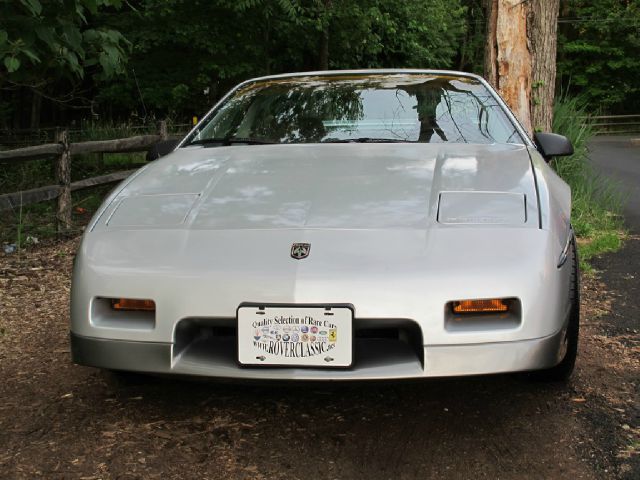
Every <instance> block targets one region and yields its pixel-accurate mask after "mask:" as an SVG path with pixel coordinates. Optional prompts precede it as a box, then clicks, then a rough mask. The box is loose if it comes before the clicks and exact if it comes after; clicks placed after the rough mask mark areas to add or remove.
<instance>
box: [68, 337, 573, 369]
mask: <svg viewBox="0 0 640 480" xmlns="http://www.w3.org/2000/svg"><path fill="white" fill-rule="evenodd" d="M563 338H564V330H561V331H559V332H557V333H555V334H553V335H549V336H546V337H542V338H537V339H532V340H522V341H513V342H495V343H482V344H460V345H433V346H429V345H426V346H424V347H423V351H422V352H419V354H418V355H416V353H415V351H412V350H411V349H410V348H409V347H408V346H406V348H405V347H403V345H401V344H400V342H392V341H385V340H384V339H356V342H355V346H354V348H355V351H354V358H355V362H354V365H353V366H352V367H351V368H348V369H318V368H280V367H277V368H268V367H258V368H253V367H252V368H248V367H242V366H240V365H239V364H238V363H237V360H236V358H237V357H236V353H235V352H236V350H235V348H236V347H235V344H234V343H233V342H231V341H228V340H227V341H223V340H221V341H218V342H217V343H216V342H215V341H212V340H211V339H208V340H207V341H206V342H200V343H197V342H196V343H194V344H193V345H191V346H190V347H189V348H187V349H184V350H182V351H180V352H177V351H176V348H175V345H174V344H172V343H156V342H138V341H128V340H109V339H102V338H93V337H86V336H81V335H77V334H74V333H73V332H71V353H72V357H73V361H74V362H75V363H77V364H80V365H86V366H92V367H99V368H105V369H111V370H126V371H137V372H147V373H158V374H175V375H191V376H204V377H212V378H234V379H239V380H243V379H246V380H250V379H253V380H319V381H352V380H393V379H410V378H423V377H450V376H465V375H485V374H495V373H507V372H518V371H527V370H538V369H543V368H549V367H552V366H554V365H556V364H557V363H558V361H559V358H558V356H559V352H560V351H561V344H562V342H563Z"/></svg>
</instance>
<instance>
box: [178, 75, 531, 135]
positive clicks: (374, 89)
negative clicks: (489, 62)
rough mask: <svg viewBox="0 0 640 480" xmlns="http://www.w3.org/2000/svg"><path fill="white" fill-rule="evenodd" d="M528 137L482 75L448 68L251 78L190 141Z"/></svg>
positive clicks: (214, 113) (211, 116)
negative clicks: (440, 72)
mask: <svg viewBox="0 0 640 480" xmlns="http://www.w3.org/2000/svg"><path fill="white" fill-rule="evenodd" d="M350 141H371V142H376V141H389V142H422V143H445V142H447V143H485V144H486V143H510V142H514V143H522V138H521V137H520V135H519V134H518V132H517V130H516V129H515V127H514V125H513V124H512V123H511V121H510V120H509V119H508V118H507V116H506V115H505V112H504V111H503V109H502V107H501V106H500V105H499V104H498V103H497V102H496V100H495V98H494V97H493V96H492V95H491V93H490V92H489V91H488V90H487V89H486V88H485V87H484V85H482V84H481V83H480V82H478V81H476V80H474V79H469V78H464V77H460V78H458V77H449V76H426V75H386V76H381V75H378V76H376V75H366V76H365V75H363V76H360V77H357V76H356V77H354V76H351V77H340V76H334V77H301V78H289V79H286V80H280V81H271V82H269V81H264V82H258V83H256V84H252V85H251V86H250V87H248V88H244V89H242V90H240V91H238V92H236V93H235V94H234V95H233V96H232V97H231V98H230V99H228V100H227V101H226V102H225V103H224V104H223V105H221V106H220V107H219V108H218V109H217V110H216V111H215V112H213V114H212V115H210V118H209V120H208V121H207V122H205V124H204V126H202V127H201V128H200V129H199V130H198V131H196V132H194V133H193V134H192V136H191V137H190V138H189V139H188V142H187V143H190V142H194V143H215V142H219V143H220V144H231V143H234V142H235V143H243V142H244V143H248V144H260V143H319V142H323V143H330V142H350Z"/></svg>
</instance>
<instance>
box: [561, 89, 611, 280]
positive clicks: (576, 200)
mask: <svg viewBox="0 0 640 480" xmlns="http://www.w3.org/2000/svg"><path fill="white" fill-rule="evenodd" d="M587 112H589V108H588V104H587V103H586V101H585V99H584V98H580V97H568V96H566V95H562V94H561V95H560V98H558V99H557V100H556V103H555V107H554V117H553V131H554V132H556V133H559V134H561V135H565V136H566V137H568V138H569V140H571V143H572V144H573V148H574V152H575V153H574V154H573V155H572V156H570V157H563V158H560V159H558V160H554V162H553V167H554V169H555V170H556V171H557V172H558V174H559V175H560V176H561V177H562V178H563V179H564V180H565V181H566V182H567V183H568V184H569V185H570V186H571V197H572V201H573V208H572V214H571V217H572V223H573V228H574V230H575V232H576V235H577V236H578V237H579V246H580V262H581V267H582V269H583V270H585V271H588V270H589V269H590V267H589V264H588V260H589V259H590V258H591V257H593V256H595V255H598V254H601V253H604V252H607V251H615V250H617V249H618V248H619V247H620V245H621V236H622V233H621V232H622V231H623V225H622V217H621V215H620V214H621V211H622V204H623V199H622V198H621V195H620V194H619V193H618V190H617V188H616V185H615V184H614V183H613V182H612V181H611V180H608V179H607V178H604V177H602V176H601V175H599V174H598V173H597V172H595V171H594V169H593V167H592V166H591V163H590V161H589V150H588V147H587V144H588V142H589V140H590V139H591V138H592V137H593V127H592V126H591V125H590V123H589V121H588V120H586V123H585V120H584V117H586V115H587ZM581 117H583V118H581Z"/></svg>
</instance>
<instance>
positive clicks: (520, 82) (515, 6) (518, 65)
mask: <svg viewBox="0 0 640 480" xmlns="http://www.w3.org/2000/svg"><path fill="white" fill-rule="evenodd" d="M533 1H539V0H533ZM527 13H528V7H527V4H526V3H525V2H523V1H522V0H489V1H488V2H487V18H488V19H489V22H488V25H487V43H486V49H485V76H486V78H487V80H488V81H489V83H491V84H492V85H493V86H494V87H495V88H496V89H497V90H498V92H499V93H500V95H501V96H502V98H504V100H505V102H507V105H509V107H511V110H512V111H513V113H514V114H515V116H516V118H517V119H518V120H519V121H520V123H521V124H522V126H523V127H524V128H525V130H527V132H529V133H530V134H531V107H530V97H531V69H532V65H531V54H530V52H529V46H528V39H527Z"/></svg>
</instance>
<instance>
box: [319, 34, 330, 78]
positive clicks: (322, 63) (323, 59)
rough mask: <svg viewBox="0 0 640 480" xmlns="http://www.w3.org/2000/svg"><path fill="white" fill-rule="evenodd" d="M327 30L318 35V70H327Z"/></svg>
mask: <svg viewBox="0 0 640 480" xmlns="http://www.w3.org/2000/svg"><path fill="white" fill-rule="evenodd" d="M328 30H329V29H328V28H327V29H326V30H324V31H323V32H322V33H321V34H320V58H319V60H318V69H319V70H329V31H328Z"/></svg>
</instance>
